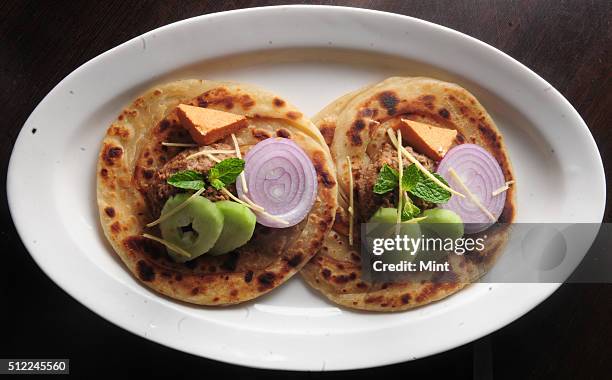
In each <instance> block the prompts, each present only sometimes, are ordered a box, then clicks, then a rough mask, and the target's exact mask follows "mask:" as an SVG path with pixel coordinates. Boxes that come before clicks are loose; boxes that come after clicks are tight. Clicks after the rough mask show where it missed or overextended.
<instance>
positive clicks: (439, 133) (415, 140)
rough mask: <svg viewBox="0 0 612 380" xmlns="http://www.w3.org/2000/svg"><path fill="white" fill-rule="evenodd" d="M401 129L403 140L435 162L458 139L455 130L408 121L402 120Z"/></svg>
mask: <svg viewBox="0 0 612 380" xmlns="http://www.w3.org/2000/svg"><path fill="white" fill-rule="evenodd" d="M399 128H400V130H401V131H402V140H404V141H405V142H406V143H407V144H408V145H410V146H411V147H412V148H413V149H414V150H416V151H417V152H419V153H422V154H424V155H426V156H427V157H429V158H431V159H432V160H435V161H440V160H441V159H442V157H444V155H445V154H446V152H447V151H448V150H449V149H450V148H451V147H452V146H453V144H454V142H455V138H456V137H457V131H456V130H454V129H448V128H440V127H434V126H433V125H429V124H424V123H419V122H416V121H412V120H407V119H401V120H400V123H399Z"/></svg>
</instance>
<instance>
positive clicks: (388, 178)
mask: <svg viewBox="0 0 612 380" xmlns="http://www.w3.org/2000/svg"><path fill="white" fill-rule="evenodd" d="M398 182H399V173H398V172H397V170H395V169H393V168H392V167H391V166H389V165H387V164H384V165H383V167H382V168H380V172H379V173H378V178H377V179H376V183H375V184H374V192H375V193H376V194H385V193H388V192H389V191H392V190H393V189H395V188H396V187H397V184H398Z"/></svg>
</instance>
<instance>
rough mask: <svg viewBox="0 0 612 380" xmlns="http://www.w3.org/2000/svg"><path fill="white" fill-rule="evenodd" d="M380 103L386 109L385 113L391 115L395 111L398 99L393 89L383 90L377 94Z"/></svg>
mask: <svg viewBox="0 0 612 380" xmlns="http://www.w3.org/2000/svg"><path fill="white" fill-rule="evenodd" d="M378 101H379V102H380V105H381V106H382V107H383V108H384V109H385V110H386V111H387V115H389V116H393V115H395V114H396V113H397V108H396V107H397V104H398V103H399V99H398V97H397V94H396V93H395V92H393V91H383V92H381V93H380V94H379V95H378Z"/></svg>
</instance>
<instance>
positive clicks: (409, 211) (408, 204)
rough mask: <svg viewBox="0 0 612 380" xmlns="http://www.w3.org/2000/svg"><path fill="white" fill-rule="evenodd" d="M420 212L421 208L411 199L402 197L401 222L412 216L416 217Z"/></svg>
mask: <svg viewBox="0 0 612 380" xmlns="http://www.w3.org/2000/svg"><path fill="white" fill-rule="evenodd" d="M420 213H421V210H420V209H419V208H418V207H417V206H415V204H414V203H412V199H410V198H408V199H406V198H404V206H403V207H402V215H401V218H402V222H406V221H408V220H410V219H412V218H415V217H417V216H418V215H419V214H420Z"/></svg>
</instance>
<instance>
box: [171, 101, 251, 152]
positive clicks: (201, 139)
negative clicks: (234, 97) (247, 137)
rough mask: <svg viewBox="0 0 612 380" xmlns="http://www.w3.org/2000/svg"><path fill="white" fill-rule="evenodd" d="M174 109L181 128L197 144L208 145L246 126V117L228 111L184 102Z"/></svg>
mask: <svg viewBox="0 0 612 380" xmlns="http://www.w3.org/2000/svg"><path fill="white" fill-rule="evenodd" d="M176 111H177V114H178V117H179V120H180V121H181V124H182V125H183V128H185V129H187V131H189V134H190V135H191V138H192V139H193V140H194V141H195V142H196V143H198V144H199V145H210V144H212V143H214V142H217V141H219V140H221V139H222V138H224V137H226V136H229V135H231V134H232V133H236V132H237V131H238V130H240V129H242V128H244V127H246V126H247V119H246V117H244V116H242V115H236V114H233V113H229V112H223V111H217V110H213V109H210V108H202V107H194V106H188V105H186V104H179V106H178V107H176Z"/></svg>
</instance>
